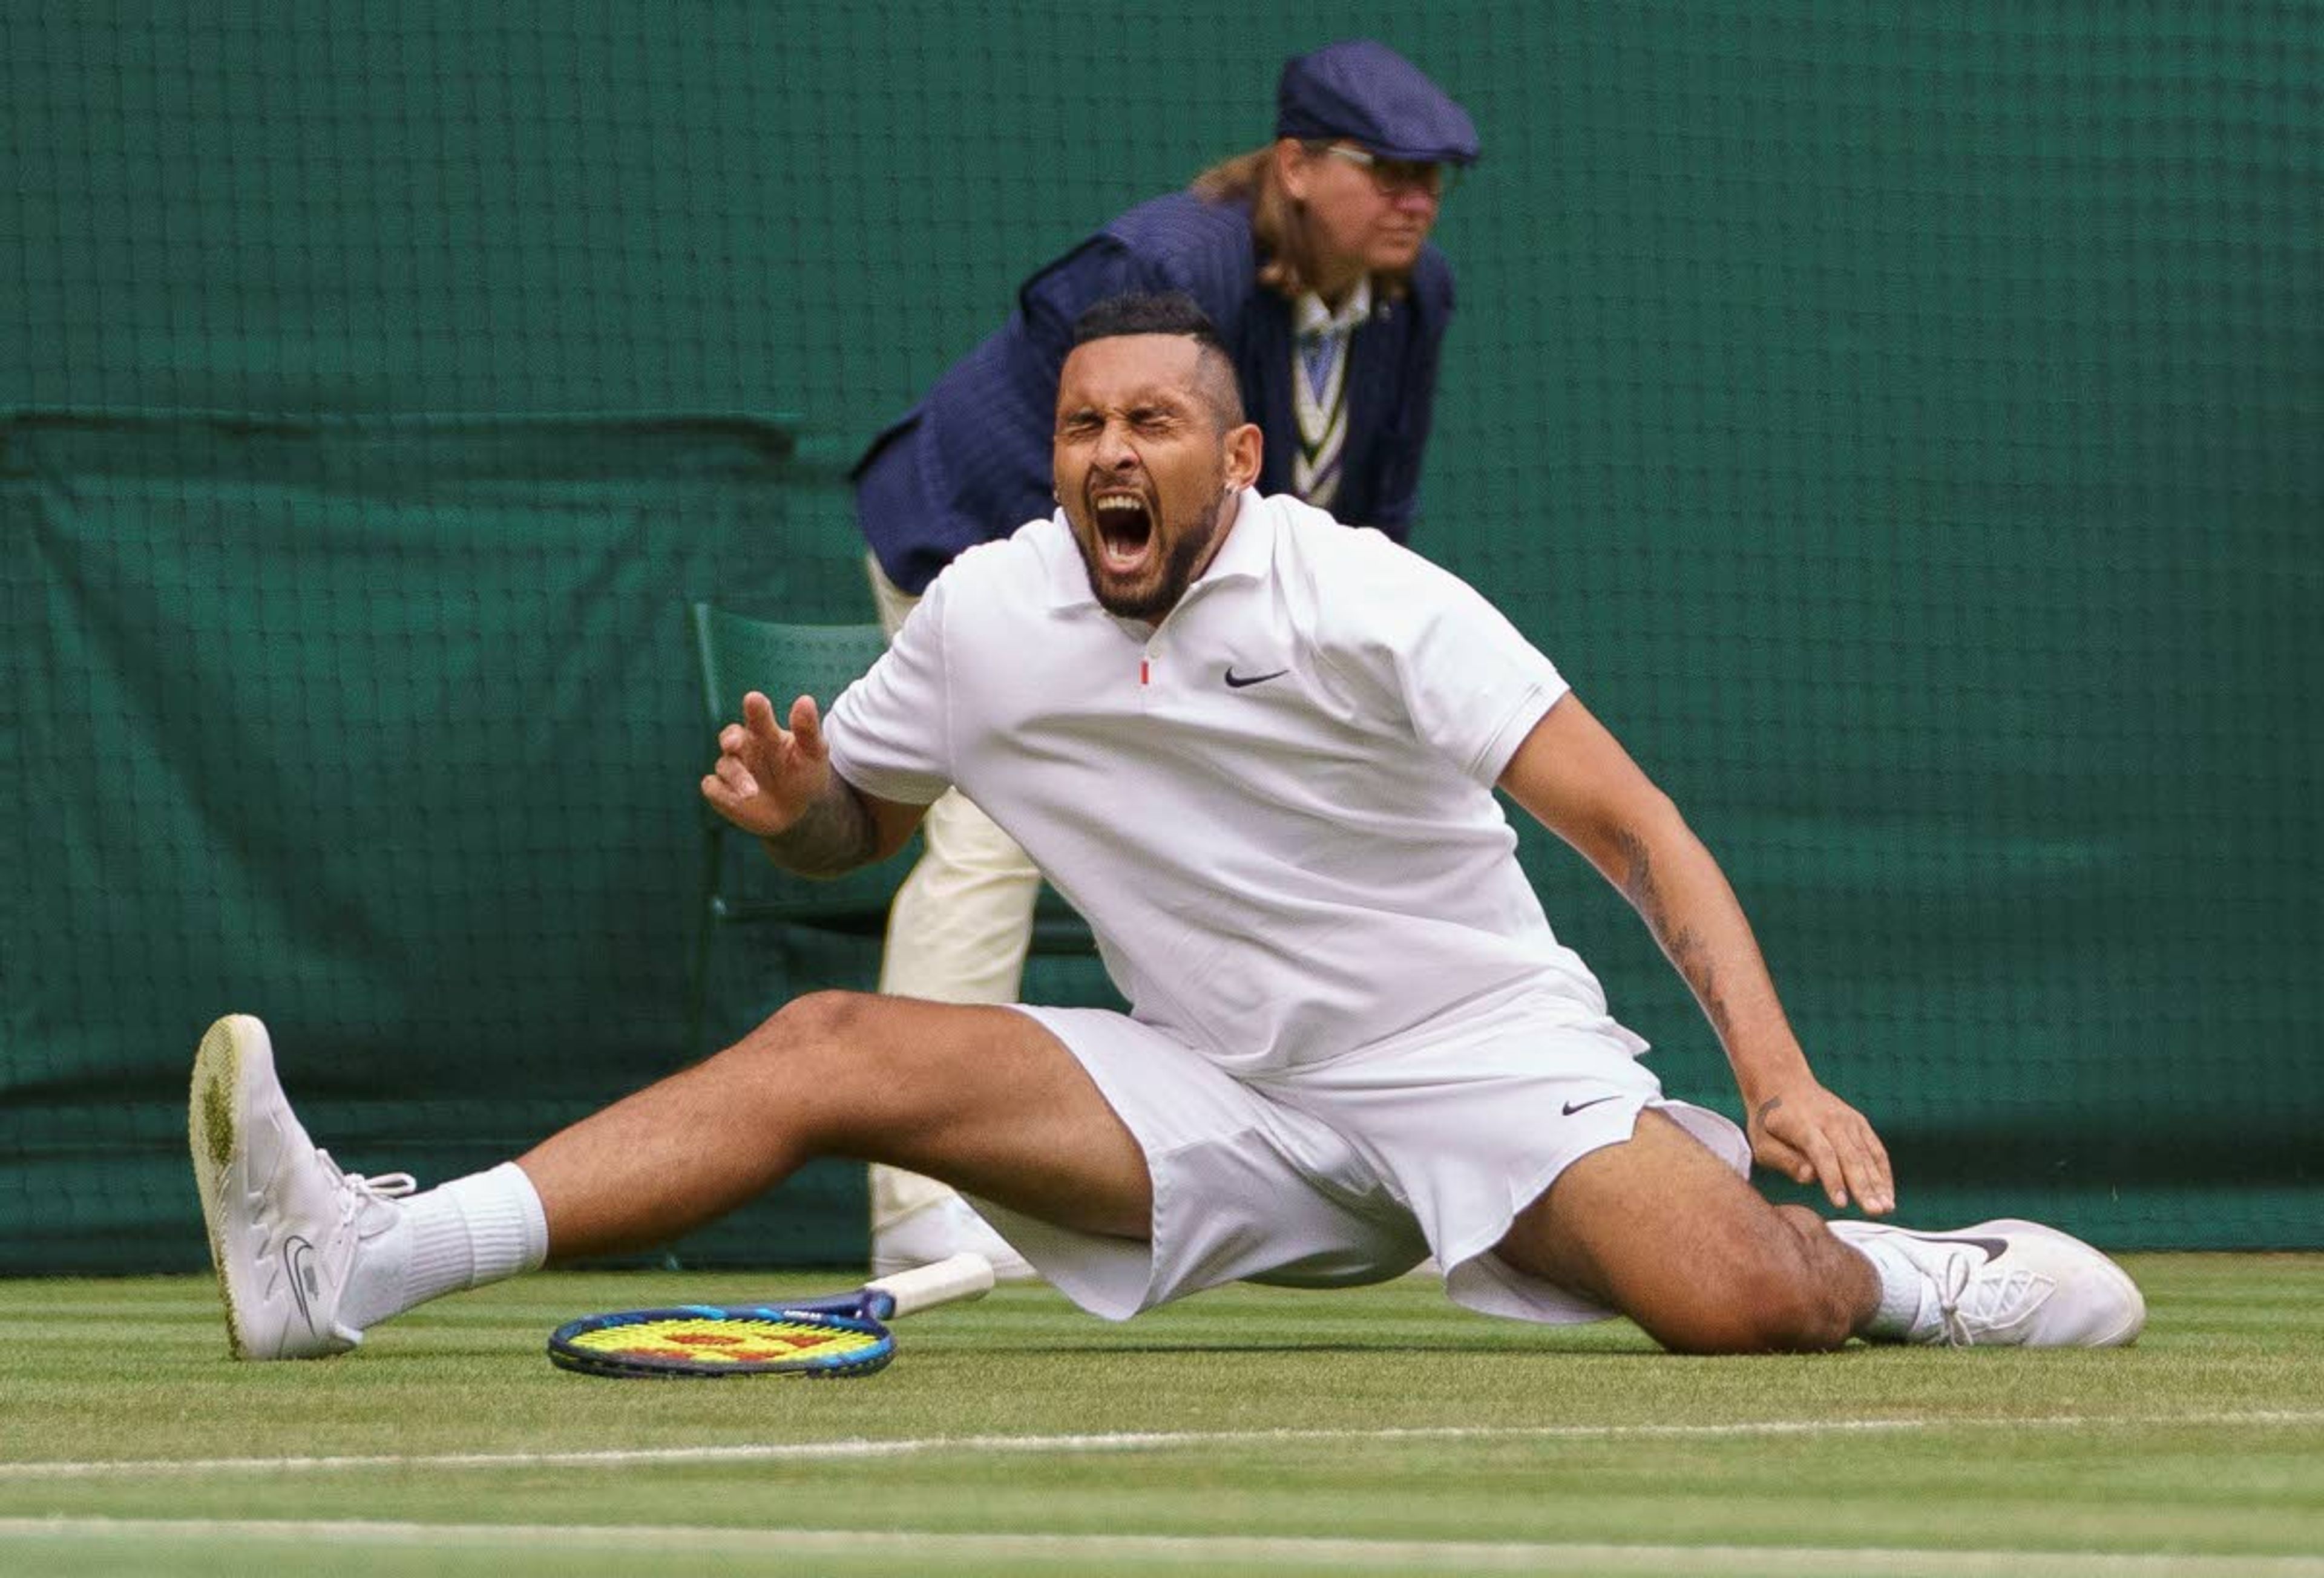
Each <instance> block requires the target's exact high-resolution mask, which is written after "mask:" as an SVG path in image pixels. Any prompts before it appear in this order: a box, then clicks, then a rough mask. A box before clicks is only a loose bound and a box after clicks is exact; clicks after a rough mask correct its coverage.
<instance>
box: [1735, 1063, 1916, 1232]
mask: <svg viewBox="0 0 2324 1578" xmlns="http://www.w3.org/2000/svg"><path fill="white" fill-rule="evenodd" d="M1751 1155H1752V1158H1753V1159H1754V1160H1755V1161H1757V1162H1758V1163H1759V1165H1760V1166H1762V1167H1766V1168H1771V1169H1773V1170H1775V1171H1777V1172H1780V1173H1782V1174H1783V1175H1784V1177H1785V1178H1788V1179H1791V1180H1792V1181H1793V1182H1794V1183H1813V1184H1819V1185H1821V1186H1822V1188H1823V1192H1824V1195H1825V1197H1826V1198H1828V1199H1830V1200H1831V1203H1832V1204H1833V1205H1835V1206H1840V1207H1842V1208H1845V1207H1846V1206H1848V1204H1849V1201H1851V1200H1853V1201H1854V1202H1855V1203H1856V1205H1857V1206H1858V1207H1860V1208H1861V1209H1862V1210H1863V1212H1864V1213H1865V1215H1867V1216H1886V1215H1887V1214H1888V1213H1889V1212H1891V1211H1893V1210H1895V1208H1896V1180H1895V1175H1894V1174H1893V1173H1892V1172H1891V1171H1890V1170H1889V1167H1888V1147H1886V1145H1883V1144H1882V1143H1881V1142H1880V1136H1879V1135H1878V1134H1877V1133H1873V1130H1872V1124H1870V1123H1869V1122H1868V1121H1867V1120H1866V1118H1865V1116H1864V1115H1863V1114H1862V1113H1860V1112H1858V1111H1857V1110H1856V1109H1855V1108H1854V1107H1852V1106H1849V1105H1848V1103H1846V1102H1844V1101H1842V1100H1840V1097H1838V1096H1834V1095H1833V1094H1832V1093H1831V1091H1829V1090H1826V1089H1825V1088H1824V1087H1822V1086H1821V1085H1819V1084H1817V1083H1815V1082H1814V1081H1813V1080H1810V1081H1808V1082H1807V1083H1806V1084H1804V1085H1800V1086H1796V1087H1792V1088H1790V1089H1786V1090H1781V1091H1777V1092H1775V1094H1773V1095H1770V1096H1762V1097H1760V1098H1759V1099H1758V1100H1757V1102H1756V1103H1755V1104H1754V1105H1753V1106H1752V1109H1751Z"/></svg>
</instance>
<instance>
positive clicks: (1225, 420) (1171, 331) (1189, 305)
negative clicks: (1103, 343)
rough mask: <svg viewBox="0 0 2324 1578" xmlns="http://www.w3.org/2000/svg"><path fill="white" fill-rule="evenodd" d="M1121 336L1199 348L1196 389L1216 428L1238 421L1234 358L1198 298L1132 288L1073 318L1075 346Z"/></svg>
mask: <svg viewBox="0 0 2324 1578" xmlns="http://www.w3.org/2000/svg"><path fill="white" fill-rule="evenodd" d="M1122 335H1179V336H1182V337H1184V338H1185V339H1189V340H1192V341H1194V344H1196V345H1198V346H1200V347H1201V348H1202V354H1201V356H1200V357H1199V358H1198V360H1197V365H1198V367H1199V368H1200V373H1201V378H1202V388H1201V389H1200V390H1198V391H1197V392H1198V393H1200V394H1201V395H1202V397H1203V400H1204V402H1205V403H1207V404H1208V405H1209V406H1210V408H1211V414H1212V416H1213V417H1215V418H1216V419H1217V421H1218V425H1219V431H1220V432H1222V433H1223V432H1225V431H1226V430H1227V429H1228V428H1230V427H1240V426H1241V425H1242V423H1243V420H1244V417H1243V407H1242V388H1241V386H1240V384H1239V383H1237V382H1236V381H1235V371H1234V357H1233V355H1232V354H1231V353H1230V352H1229V351H1228V350H1227V346H1226V342H1225V341H1224V340H1222V339H1221V338H1219V326H1218V325H1216V324H1214V323H1213V322H1212V321H1211V315H1210V314H1209V313H1207V312H1204V311H1203V307H1202V304H1201V303H1200V302H1198V301H1196V300H1195V299H1194V298H1193V297H1191V296H1189V295H1187V294H1186V293H1185V291H1183V290H1157V291H1130V292H1128V293H1125V294H1123V295H1120V296H1109V297H1107V298H1104V299H1103V300H1102V301H1097V302H1093V303H1092V304H1091V305H1090V306H1089V307H1084V309H1083V311H1082V314H1081V316H1080V317H1076V318H1075V319H1074V330H1073V337H1074V344H1076V345H1086V344H1089V343H1090V342H1091V341H1092V340H1111V339H1116V338H1119V337H1120V336H1122Z"/></svg>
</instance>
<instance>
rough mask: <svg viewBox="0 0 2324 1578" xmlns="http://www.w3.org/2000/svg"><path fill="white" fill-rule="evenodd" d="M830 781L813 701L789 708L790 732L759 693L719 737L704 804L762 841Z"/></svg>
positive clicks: (796, 814)
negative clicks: (716, 755) (707, 804)
mask: <svg viewBox="0 0 2324 1578" xmlns="http://www.w3.org/2000/svg"><path fill="white" fill-rule="evenodd" d="M830 781H831V748H830V747H829V746H828V745H826V744H825V742H824V738H823V720H822V717H821V716H820V715H819V714H818V713H817V712H816V706H815V698H814V697H812V696H801V697H800V698H799V699H798V700H797V701H796V702H792V703H791V717H790V727H789V728H788V729H785V728H784V727H783V726H782V725H781V724H779V723H778V722H776V721H775V704H774V703H773V702H770V701H769V700H767V698H766V696H765V695H764V694H763V693H761V692H758V691H752V692H751V693H750V694H748V695H746V696H744V697H743V698H742V721H741V722H740V723H729V724H728V725H726V727H725V728H724V729H720V730H719V731H718V765H717V766H715V767H714V768H712V769H711V771H709V772H708V773H706V774H705V775H703V779H702V798H703V799H705V800H707V801H708V802H710V804H711V806H712V808H713V809H714V810H715V811H716V812H718V814H719V815H721V816H723V817H724V818H725V819H726V820H727V821H731V822H733V824H734V825H735V826H736V827H738V828H741V829H742V830H743V831H745V832H750V833H756V834H758V835H759V836H760V837H761V838H766V837H769V836H770V835H771V834H775V833H779V832H782V831H784V830H787V829H788V828H789V827H790V825H791V824H792V823H793V822H795V821H798V819H799V818H800V817H801V816H802V815H804V814H805V813H806V812H807V807H808V806H810V805H812V804H814V803H815V802H816V798H817V797H818V796H820V795H821V794H823V793H824V790H825V785H827V784H829V783H830Z"/></svg>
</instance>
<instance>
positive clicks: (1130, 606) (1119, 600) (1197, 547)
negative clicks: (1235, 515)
mask: <svg viewBox="0 0 2324 1578" xmlns="http://www.w3.org/2000/svg"><path fill="white" fill-rule="evenodd" d="M1233 502H1234V495H1232V494H1231V493H1225V492H1220V493H1218V494H1216V495H1215V496H1214V501H1213V504H1212V505H1211V507H1210V513H1209V517H1208V518H1206V519H1203V520H1201V521H1200V522H1189V523H1188V524H1187V526H1186V528H1185V529H1184V530H1182V531H1178V532H1176V533H1173V534H1172V536H1171V538H1170V546H1169V547H1168V548H1167V550H1166V551H1165V552H1164V554H1163V556H1162V573H1161V575H1160V577H1159V578H1158V579H1157V580H1155V581H1154V582H1153V583H1151V584H1150V585H1148V587H1147V588H1146V590H1145V591H1143V592H1120V591H1109V590H1108V587H1107V578H1106V574H1105V571H1104V568H1103V566H1102V563H1101V561H1100V560H1099V558H1098V550H1097V548H1096V546H1094V542H1093V539H1094V538H1096V537H1097V536H1098V534H1097V532H1096V530H1095V528H1094V527H1093V528H1092V530H1091V531H1090V532H1089V533H1088V534H1086V535H1085V534H1084V533H1083V532H1080V531H1075V532H1074V534H1073V537H1074V546H1075V547H1076V548H1078V549H1080V550H1081V555H1082V568H1083V570H1084V572H1085V573H1087V574H1088V576H1089V583H1090V591H1091V592H1093V593H1094V594H1095V596H1096V598H1097V601H1098V606H1099V607H1100V608H1102V609H1103V610H1105V611H1106V612H1108V613H1110V614H1112V615H1114V616H1116V617H1117V618H1120V619H1139V620H1143V621H1144V622H1145V623H1147V624H1158V623H1159V622H1160V621H1161V619H1162V616H1163V615H1165V614H1167V613H1168V612H1169V611H1170V610H1172V609H1174V608H1176V607H1177V606H1178V600H1179V599H1180V598H1182V597H1184V596H1185V595H1186V588H1188V587H1189V586H1192V585H1193V584H1194V577H1195V576H1197V575H1199V574H1201V573H1203V569H1204V567H1205V566H1206V565H1207V564H1208V563H1209V561H1210V556H1211V550H1212V548H1213V546H1215V545H1216V543H1217V541H1218V535H1219V519H1220V517H1222V516H1223V515H1224V514H1225V513H1226V511H1227V509H1228V507H1229V506H1230V505H1231V504H1232V503H1233ZM1155 529H1156V530H1157V531H1158V530H1160V528H1159V526H1157V527H1156V528H1155Z"/></svg>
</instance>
